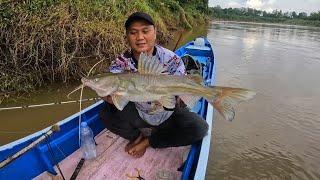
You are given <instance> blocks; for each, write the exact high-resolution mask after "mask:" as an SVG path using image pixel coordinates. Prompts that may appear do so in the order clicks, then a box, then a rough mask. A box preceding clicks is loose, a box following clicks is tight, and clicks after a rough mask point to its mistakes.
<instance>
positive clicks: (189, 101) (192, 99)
mask: <svg viewBox="0 0 320 180" xmlns="http://www.w3.org/2000/svg"><path fill="white" fill-rule="evenodd" d="M179 97H180V99H181V100H182V101H183V102H184V103H185V104H186V105H187V106H188V108H189V109H192V108H193V107H194V106H195V105H196V104H197V102H198V101H199V100H200V98H201V97H198V96H190V95H181V96H179Z"/></svg>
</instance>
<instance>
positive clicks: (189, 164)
mask: <svg viewBox="0 0 320 180" xmlns="http://www.w3.org/2000/svg"><path fill="white" fill-rule="evenodd" d="M193 45H194V44H193V41H192V42H189V43H187V44H185V45H184V46H182V47H180V48H179V49H178V50H177V51H176V53H177V54H178V55H179V56H183V55H189V54H188V53H185V52H187V51H186V49H187V48H188V46H189V47H190V46H193ZM205 45H206V47H207V48H208V47H209V50H210V53H209V54H207V55H206V58H208V59H209V60H211V64H209V65H210V66H211V67H209V71H208V73H209V74H207V75H208V77H209V78H210V80H211V81H212V82H211V83H213V81H214V76H213V74H214V73H215V69H214V67H215V62H214V55H213V48H212V46H211V44H210V42H209V41H208V40H207V39H205ZM183 49H184V50H185V52H184V53H185V54H181V53H182V50H183ZM189 50H190V49H189ZM179 51H180V52H179ZM191 56H192V55H191ZM197 58H198V57H197V56H194V59H196V60H197ZM199 62H201V63H203V64H205V63H204V62H203V61H200V60H199ZM206 63H207V62H206ZM209 63H210V62H209ZM103 102H104V101H103V100H100V101H98V102H96V103H94V104H92V105H90V106H89V107H87V108H85V109H83V110H82V111H81V112H77V113H75V114H73V115H71V116H69V117H67V118H66V119H64V120H62V121H59V122H58V123H57V124H58V125H59V126H61V127H64V126H67V124H68V123H69V122H70V123H71V121H75V119H76V118H78V117H79V115H80V114H81V115H82V116H83V117H84V118H83V120H86V121H93V120H92V118H91V120H90V119H86V118H85V117H86V114H87V113H90V112H91V111H92V110H93V109H95V108H99V107H100V106H102V104H103ZM200 106H201V108H202V109H201V111H202V112H201V113H202V116H203V118H204V119H205V120H206V121H207V123H208V124H209V132H208V135H207V136H206V137H205V138H204V139H203V140H202V141H201V143H198V144H193V145H192V147H191V150H190V152H189V154H188V158H187V160H186V163H185V166H184V169H183V173H182V176H181V179H189V178H190V177H191V176H194V177H196V176H197V177H203V178H201V179H204V176H205V170H206V166H207V163H206V162H207V160H208V154H209V148H210V139H211V136H210V134H211V126H212V125H211V119H210V120H208V117H206V116H207V115H208V113H207V108H208V103H207V102H206V101H205V100H203V99H202V100H201V103H200ZM205 117H206V118H205ZM50 128H51V127H47V128H45V129H43V130H40V131H38V132H36V133H33V134H31V135H28V136H26V137H24V138H21V139H18V140H16V141H14V142H11V143H9V144H6V145H4V146H0V152H3V151H10V154H11V153H14V152H17V151H19V150H20V149H22V148H23V147H24V146H26V145H27V143H28V144H29V143H31V142H32V141H33V140H35V139H37V138H38V137H40V136H41V135H43V134H44V133H46V132H47V131H48V130H50ZM75 129H78V127H73V128H72V129H68V131H73V130H75ZM97 131H99V130H97V129H96V128H95V132H96V133H95V135H97V134H98V133H99V132H97ZM100 131H101V130H100ZM68 133H69V132H68ZM62 135H63V134H61V133H60V135H54V136H55V137H54V138H52V139H51V141H50V142H51V143H56V144H57V141H61V140H65V139H66V138H65V137H62ZM69 135H70V134H69ZM60 136H61V137H60ZM69 140H70V139H69ZM25 144H26V145H25ZM22 145H23V146H22ZM59 145H60V144H59ZM18 146H21V147H18ZM56 146H57V145H56ZM14 148H16V149H14ZM46 148H47V147H46V146H45V144H44V143H41V144H39V145H38V146H37V147H36V150H35V151H39V152H42V156H45V155H46V154H44V153H43V151H44V150H45V149H46ZM78 148H79V146H78V147H77V148H76V149H78ZM46 151H48V150H46ZM45 153H47V152H45ZM39 154H41V153H39ZM68 155H69V154H68ZM40 156H41V155H40ZM200 158H201V159H200ZM59 159H60V160H61V157H59ZM2 160H4V159H3V157H1V156H0V161H2ZM42 160H43V159H42ZM60 160H59V161H60ZM199 160H201V161H199ZM44 161H48V162H46V164H45V165H44V166H45V168H46V170H47V171H50V169H51V171H50V172H51V173H53V174H55V171H54V170H53V168H51V167H50V166H52V165H53V166H54V165H55V164H56V163H54V162H53V163H52V162H51V161H50V160H49V159H46V160H44ZM59 161H58V162H59ZM13 163H14V162H13ZM199 163H205V165H204V166H205V167H203V164H199ZM40 164H41V163H40ZM201 165H202V167H201ZM194 168H196V170H194ZM198 169H199V170H198ZM192 171H193V172H192ZM194 171H195V172H194ZM200 171H202V172H200ZM1 174H2V173H0V177H1ZM199 174H200V175H199Z"/></svg>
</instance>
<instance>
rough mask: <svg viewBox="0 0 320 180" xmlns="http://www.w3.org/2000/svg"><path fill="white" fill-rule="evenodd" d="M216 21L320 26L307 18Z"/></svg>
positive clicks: (219, 19) (319, 22) (216, 20)
mask: <svg viewBox="0 0 320 180" xmlns="http://www.w3.org/2000/svg"><path fill="white" fill-rule="evenodd" d="M213 21H215V22H234V23H251V24H268V25H273V24H275V25H293V26H308V27H315V28H320V21H307V20H299V21H297V20H283V21H268V20H258V19H241V18H240V19H239V20H234V19H228V18H226V19H221V18H213Z"/></svg>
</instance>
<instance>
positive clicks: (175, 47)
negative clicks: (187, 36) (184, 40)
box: [172, 31, 182, 51]
mask: <svg viewBox="0 0 320 180" xmlns="http://www.w3.org/2000/svg"><path fill="white" fill-rule="evenodd" d="M181 37H182V31H181V33H180V36H179V39H178V41H177V42H176V45H175V46H174V48H173V50H172V51H175V50H176V49H177V47H178V44H179V42H180V40H181Z"/></svg>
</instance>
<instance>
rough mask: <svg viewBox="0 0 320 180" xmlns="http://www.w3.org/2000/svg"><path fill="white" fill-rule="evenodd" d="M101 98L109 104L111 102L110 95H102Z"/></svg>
mask: <svg viewBox="0 0 320 180" xmlns="http://www.w3.org/2000/svg"><path fill="white" fill-rule="evenodd" d="M102 99H103V100H105V101H106V102H107V103H109V104H113V101H112V97H111V96H110V95H108V96H105V97H102Z"/></svg>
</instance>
